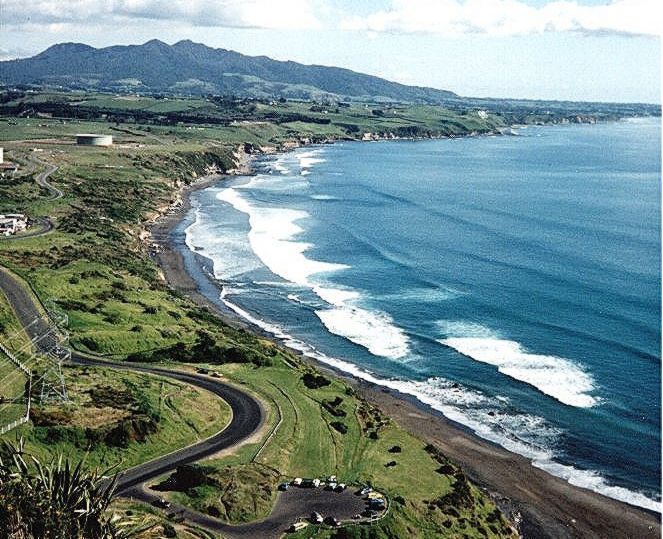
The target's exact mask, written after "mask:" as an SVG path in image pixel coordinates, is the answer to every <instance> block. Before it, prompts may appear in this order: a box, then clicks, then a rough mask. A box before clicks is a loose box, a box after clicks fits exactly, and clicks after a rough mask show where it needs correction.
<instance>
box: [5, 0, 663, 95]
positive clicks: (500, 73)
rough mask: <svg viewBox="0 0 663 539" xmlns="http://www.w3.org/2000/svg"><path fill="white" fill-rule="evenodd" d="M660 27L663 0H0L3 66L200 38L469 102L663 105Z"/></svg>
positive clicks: (211, 44) (253, 53)
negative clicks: (66, 45) (81, 49)
mask: <svg viewBox="0 0 663 539" xmlns="http://www.w3.org/2000/svg"><path fill="white" fill-rule="evenodd" d="M661 20H663V2H662V1H661V0H553V1H549V0H364V1H357V0H0V59H11V58H17V57H26V56H32V55H34V54H36V53H38V52H41V51H42V50H44V49H46V48H47V47H49V46H50V45H53V44H55V43H62V42H80V43H87V44H89V45H92V46H94V47H106V46H110V45H117V44H137V43H144V42H145V41H148V40H150V39H160V40H162V41H165V42H166V43H171V44H172V43H175V42H177V41H179V40H182V39H191V40H192V41H196V42H200V43H204V44H206V45H209V46H211V47H217V48H225V49H232V50H236V51H238V52H241V53H244V54H250V55H267V56H270V57H272V58H276V59H279V60H294V61H297V62H302V63H306V64H322V65H334V66H339V67H346V68H349V69H353V70H355V71H360V72H364V73H369V74H372V75H377V76H380V77H384V78H387V79H390V80H395V81H398V82H402V83H405V84H415V85H420V86H431V87H434V88H441V89H446V90H452V91H454V92H456V93H458V94H460V95H464V96H474V97H511V98H528V99H561V100H582V101H612V102H649V103H660V101H661V34H660V33H661V27H662V26H663V25H662V24H661V23H660V21H661ZM0 69H1V68H0Z"/></svg>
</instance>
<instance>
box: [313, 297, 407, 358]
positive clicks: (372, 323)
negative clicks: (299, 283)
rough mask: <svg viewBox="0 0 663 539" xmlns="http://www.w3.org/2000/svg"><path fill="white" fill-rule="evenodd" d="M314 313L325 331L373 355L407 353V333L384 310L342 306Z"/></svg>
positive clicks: (403, 354) (398, 356)
mask: <svg viewBox="0 0 663 539" xmlns="http://www.w3.org/2000/svg"><path fill="white" fill-rule="evenodd" d="M315 314H316V315H317V316H318V318H320V320H321V321H322V323H323V324H324V325H325V327H326V328H327V329H328V330H329V331H331V332H332V333H334V334H335V335H340V336H341V337H345V338H346V339H349V340H351V341H352V342H354V343H356V344H359V345H361V346H363V347H365V348H366V349H367V350H368V351H369V352H370V353H371V354H373V355H376V356H383V357H387V358H390V359H401V358H403V357H405V356H407V355H408V353H409V346H408V338H407V336H406V335H405V333H404V332H403V330H401V329H400V328H399V327H397V326H395V325H394V321H393V319H392V318H391V317H390V316H389V315H387V314H385V313H380V312H374V311H368V310H366V309H361V308H358V307H351V306H350V307H349V306H344V307H335V308H333V309H324V310H319V311H315Z"/></svg>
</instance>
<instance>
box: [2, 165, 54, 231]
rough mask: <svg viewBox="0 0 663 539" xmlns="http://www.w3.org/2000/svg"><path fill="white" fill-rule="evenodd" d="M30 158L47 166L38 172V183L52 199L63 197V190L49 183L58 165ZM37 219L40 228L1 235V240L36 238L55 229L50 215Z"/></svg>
mask: <svg viewBox="0 0 663 539" xmlns="http://www.w3.org/2000/svg"><path fill="white" fill-rule="evenodd" d="M28 160H29V161H30V162H31V163H34V164H36V165H42V166H46V170H44V171H42V172H40V173H39V174H37V177H36V181H37V184H38V185H39V186H40V187H43V188H44V189H46V190H47V191H48V192H49V193H51V197H50V200H57V199H58V198H61V197H62V196H63V193H62V191H60V190H59V189H58V188H57V187H55V186H53V185H51V184H50V183H48V177H49V176H50V175H51V174H53V173H54V172H55V171H56V170H58V167H57V166H56V165H51V164H49V163H45V162H43V161H40V160H39V159H37V158H35V157H29V158H28ZM35 221H37V222H38V223H39V228H38V229H29V231H28V232H25V233H24V234H18V235H15V236H0V240H2V241H16V240H22V239H26V238H34V237H36V236H43V235H44V234H48V233H49V232H51V231H52V230H53V221H51V218H50V217H35Z"/></svg>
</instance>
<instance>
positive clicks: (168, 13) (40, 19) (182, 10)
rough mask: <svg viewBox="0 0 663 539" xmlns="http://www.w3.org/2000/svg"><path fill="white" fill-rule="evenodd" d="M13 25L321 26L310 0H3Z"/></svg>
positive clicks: (1, 12) (4, 14)
mask: <svg viewBox="0 0 663 539" xmlns="http://www.w3.org/2000/svg"><path fill="white" fill-rule="evenodd" d="M0 17H1V18H2V22H3V24H4V25H7V26H9V27H19V28H21V27H24V28H25V27H29V28H35V27H37V26H44V27H52V25H54V24H55V25H58V24H83V23H93V24H98V25H104V24H114V23H115V24H116V23H123V22H124V23H130V22H136V20H137V19H138V20H156V21H174V22H179V23H185V24H190V25H193V26H209V27H213V26H218V27H232V28H272V29H276V28H284V29H307V28H318V27H319V26H320V23H319V21H318V19H317V17H316V15H315V13H314V9H313V5H312V2H311V1H310V0H279V1H278V2H275V1H273V0H215V1H209V0H2V6H1V8H0Z"/></svg>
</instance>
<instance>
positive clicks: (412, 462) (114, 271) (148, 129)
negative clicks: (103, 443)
mask: <svg viewBox="0 0 663 539" xmlns="http://www.w3.org/2000/svg"><path fill="white" fill-rule="evenodd" d="M150 106H152V105H150ZM287 106H288V107H290V112H292V109H295V110H298V109H302V110H303V109H304V108H307V107H308V106H307V105H304V104H288V105H287ZM405 112H407V114H410V115H411V116H412V119H409V120H407V121H408V122H412V123H413V124H415V123H416V122H420V121H421V122H423V121H424V120H425V121H427V122H433V123H434V122H442V123H444V122H445V118H446V117H447V116H448V115H449V113H448V112H447V111H443V110H441V109H436V110H435V111H427V110H424V109H422V108H417V107H414V108H410V109H408V110H407V111H405ZM405 112H403V111H401V113H403V114H404V113H405ZM319 114H320V115H322V114H324V113H322V112H321V113H319ZM395 115H396V114H395V113H394V116H395ZM341 117H342V120H343V121H344V122H347V121H351V122H353V123H354V124H355V125H360V124H361V125H362V127H361V128H360V129H361V130H365V131H367V132H368V131H371V132H386V131H388V130H389V129H390V128H391V127H393V125H392V124H393V123H394V122H396V121H397V122H403V120H402V119H401V120H394V119H392V118H383V117H379V118H377V117H374V115H373V114H372V112H371V111H370V110H368V111H367V110H365V109H363V108H353V109H352V110H350V111H347V110H344V111H342V115H341V114H339V118H341ZM12 121H13V122H14V123H15V124H16V125H12V126H11V128H9V126H8V125H5V124H3V123H0V139H3V140H17V139H21V138H27V139H33V140H34V139H41V138H47V137H48V138H52V137H61V136H63V135H71V134H72V133H75V132H80V131H100V130H105V128H107V127H108V124H99V123H94V122H92V123H90V122H77V121H73V122H67V123H60V122H58V121H55V120H48V121H47V122H44V121H41V120H40V121H39V123H41V125H42V127H39V124H38V123H37V121H35V120H32V119H31V120H26V119H15V120H12ZM454 121H455V120H454ZM446 122H447V123H444V125H445V126H446V127H445V129H448V130H450V131H453V130H455V129H458V127H457V126H456V125H455V124H453V122H450V121H449V118H446ZM44 126H45V127H44ZM122 129H124V130H125V131H116V132H114V135H115V138H116V145H115V146H114V147H113V148H109V149H100V148H81V147H76V146H72V145H70V144H68V143H67V141H61V142H55V143H50V144H37V143H30V144H10V145H7V147H8V148H9V151H10V152H11V155H12V156H13V157H14V156H19V157H20V156H27V155H28V150H29V148H30V147H32V146H34V145H39V146H40V147H42V148H44V150H45V151H44V152H43V153H40V154H39V155H40V157H41V158H42V159H44V160H47V161H49V162H53V163H55V164H57V165H58V166H59V167H60V168H59V170H58V171H57V172H56V173H55V174H54V175H53V176H52V178H51V180H52V182H53V183H55V184H56V185H57V186H58V187H59V188H60V189H62V190H63V191H64V192H65V196H64V197H63V198H62V199H60V200H58V201H45V200H44V199H41V200H35V201H34V202H32V201H27V202H26V201H25V200H20V199H16V200H12V199H11V196H12V195H13V190H12V189H11V188H9V189H7V192H8V194H9V196H10V199H9V200H6V202H5V203H6V204H7V205H11V204H15V207H17V208H20V209H22V210H26V211H28V212H31V213H32V214H33V215H35V214H38V213H39V212H44V211H45V210H47V214H48V215H50V216H52V217H53V218H54V220H55V221H56V224H57V230H56V231H55V232H53V233H51V234H49V235H47V236H43V237H38V238H32V239H26V240H23V241H21V242H15V243H13V244H10V243H9V242H1V241H0V264H2V265H5V266H8V267H11V268H12V269H13V270H15V271H16V272H17V273H19V274H20V275H22V276H23V277H25V278H26V279H27V280H28V281H29V282H30V283H31V284H32V285H33V287H34V288H35V290H36V291H37V293H38V294H39V295H40V297H42V298H52V299H54V301H55V302H56V306H57V307H58V308H59V309H61V310H63V311H65V312H67V314H68V315H69V318H70V328H69V329H70V332H71V337H72V343H73V344H74V346H76V347H78V348H80V349H82V350H85V351H93V352H96V353H99V354H102V355H108V356H113V357H125V356H127V355H128V354H131V353H148V354H149V353H150V352H151V351H154V350H165V349H167V348H168V347H169V346H171V345H173V344H175V343H178V342H184V343H185V344H186V345H189V346H190V345H191V344H193V342H194V341H195V340H196V339H197V336H196V335H197V333H196V332H199V331H204V332H206V333H207V334H208V335H210V336H211V337H212V339H213V341H214V342H215V343H216V344H217V346H218V349H217V350H218V351H219V353H220V355H219V357H218V360H219V361H221V362H224V361H226V362H227V361H228V357H227V356H225V355H224V354H225V353H226V352H225V351H228V350H233V351H234V355H232V360H233V361H235V363H226V364H225V365H224V366H223V367H222V370H223V372H224V374H225V375H226V376H228V377H230V378H232V379H233V380H236V381H238V382H240V383H244V384H246V386H247V387H249V388H251V389H252V390H253V391H255V392H256V393H257V394H258V395H259V396H260V397H261V398H262V399H263V401H265V402H266V403H267V405H268V406H269V408H270V419H269V420H270V422H271V423H272V425H275V424H276V422H277V421H278V418H279V416H281V417H282V418H283V421H282V422H281V425H280V426H279V428H278V430H276V432H275V433H274V436H273V437H272V438H271V439H270V442H269V443H268V444H267V445H266V446H265V448H264V449H263V451H262V452H261V454H260V456H259V457H258V458H257V459H255V458H254V457H255V451H256V450H257V446H255V447H251V446H249V447H245V448H243V449H242V450H240V451H239V452H238V453H237V454H235V455H231V456H228V457H225V458H223V459H220V460H217V461H213V462H212V465H213V466H214V468H215V471H214V473H215V474H216V478H217V479H218V483H219V484H223V481H224V480H227V479H228V473H230V472H227V471H225V467H226V466H228V465H231V466H234V468H233V470H232V473H236V474H240V475H241V474H247V476H252V477H255V480H256V481H263V480H264V481H267V483H268V487H269V490H268V492H266V494H264V496H263V500H262V501H261V502H260V503H255V504H254V507H255V509H254V510H253V511H251V510H248V511H246V510H245V511H244V512H243V511H242V510H238V511H235V512H234V513H233V512H232V511H231V512H230V513H229V514H227V515H226V516H228V517H229V518H233V519H236V520H243V519H246V518H250V517H252V516H256V515H259V514H264V512H266V511H268V510H269V506H270V504H271V502H272V500H273V496H274V495H273V487H274V485H275V483H276V481H277V480H278V479H279V478H280V477H291V476H294V475H319V474H328V473H333V472H336V474H337V475H339V476H340V477H343V479H344V480H346V481H362V482H366V481H372V482H374V484H375V485H376V486H377V487H379V488H380V489H382V490H384V491H385V492H387V493H388V494H390V495H392V496H397V495H398V496H402V497H403V498H404V500H405V505H403V506H401V505H399V504H395V505H394V511H393V512H392V514H391V516H390V517H389V518H388V519H386V520H385V522H383V524H382V525H381V526H382V528H383V529H385V530H391V533H392V534H396V535H399V536H403V535H407V534H414V535H416V536H431V537H432V536H444V535H446V536H448V537H457V536H458V534H459V533H460V530H461V529H463V528H462V527H463V526H464V527H465V529H463V533H468V534H469V536H475V535H476V534H477V533H479V532H478V531H477V530H478V529H479V526H482V527H483V528H484V529H485V530H487V533H488V534H489V536H490V535H495V534H493V532H491V531H490V528H489V525H488V524H487V523H486V518H487V515H488V514H489V513H490V512H492V511H493V510H494V506H493V504H492V502H490V501H488V500H486V499H485V497H484V496H482V495H481V494H480V493H479V492H478V491H477V490H476V489H475V488H473V487H472V489H471V498H472V503H471V504H470V507H468V508H466V509H460V510H459V512H458V514H457V515H456V516H452V515H450V514H449V512H448V511H445V512H443V511H442V510H440V509H439V508H435V506H434V505H432V504H430V503H428V502H430V501H433V500H434V499H436V498H438V497H440V496H443V495H445V494H448V493H449V492H451V490H452V489H453V485H455V484H456V483H457V480H456V479H454V478H453V477H452V476H451V475H450V473H444V474H441V473H437V472H435V470H436V469H437V468H438V467H439V463H437V462H435V461H434V460H433V459H432V458H431V456H430V455H429V454H428V453H427V452H426V451H425V450H424V447H423V446H424V444H423V443H422V442H421V441H420V440H417V439H416V438H413V437H412V436H410V435H409V434H407V433H406V432H404V431H403V430H402V429H400V428H399V427H398V426H397V425H395V424H393V423H392V422H390V421H388V420H387V419H386V418H382V417H380V421H384V425H382V426H381V427H380V428H379V429H378V439H377V440H373V439H371V438H369V434H370V432H373V431H375V430H376V426H375V425H376V423H377V422H376V418H375V417H372V418H371V417H370V416H375V415H376V414H377V415H380V414H379V412H378V411H375V410H372V409H369V408H368V407H367V405H366V404H365V403H362V402H360V401H359V400H357V399H356V398H355V397H353V396H352V395H349V394H346V387H345V386H344V385H343V384H342V383H341V382H337V381H335V382H333V384H332V385H331V386H329V387H327V388H325V389H317V390H308V389H306V388H305V387H304V386H303V385H302V383H301V381H300V379H301V375H302V372H303V371H302V369H304V367H303V366H301V365H299V366H298V367H297V368H296V369H294V370H293V369H291V368H290V367H288V366H287V364H286V362H284V358H287V362H288V363H297V360H296V359H295V358H293V357H292V356H291V355H290V354H289V353H288V352H287V351H283V350H281V349H279V348H277V347H275V346H273V345H272V344H271V343H268V342H266V341H264V340H261V339H257V338H255V337H253V336H252V335H250V334H247V333H245V332H241V331H237V330H233V329H231V328H228V327H227V326H224V325H223V324H221V323H220V322H219V321H218V320H215V319H213V318H211V317H209V316H207V315H206V314H205V313H204V312H203V311H201V310H200V309H199V308H197V307H195V306H194V305H192V304H191V303H190V302H189V301H188V300H186V299H185V298H181V297H177V296H176V295H174V294H173V293H172V292H171V291H170V290H169V289H168V288H167V287H165V286H164V283H163V282H162V281H161V280H160V279H159V278H158V268H156V267H155V265H154V264H153V262H152V261H151V260H150V259H149V257H148V256H147V254H146V249H145V246H144V245H143V244H142V242H141V241H140V239H139V231H140V228H141V226H142V223H143V222H144V220H145V219H146V218H147V217H148V216H149V215H153V214H154V213H155V212H156V210H157V209H158V208H159V207H163V206H164V205H166V204H168V203H169V202H171V201H172V200H173V198H174V195H173V193H174V189H175V187H176V186H177V185H178V184H179V183H180V182H182V181H191V180H192V179H193V178H194V177H196V176H197V175H199V174H201V173H203V171H204V169H205V167H206V166H208V165H210V164H215V165H217V166H220V167H221V168H224V167H225V168H227V167H229V166H231V161H230V156H231V153H232V151H233V150H234V148H235V147H236V146H237V145H238V144H239V143H240V142H249V143H252V144H256V145H276V146H278V145H280V144H281V143H283V142H284V141H286V140H288V139H291V138H293V137H294V136H297V137H300V136H302V135H304V136H306V134H311V135H315V136H341V135H342V134H343V133H344V128H343V127H340V126H339V125H338V124H336V123H331V124H326V125H325V124H309V123H306V124H305V125H300V124H299V122H296V123H293V124H280V125H276V124H264V123H240V124H237V125H231V126H228V127H218V126H216V127H201V126H193V127H191V126H141V125H131V126H126V125H125V126H122ZM118 194H120V195H119V196H118ZM44 214H45V213H41V215H44ZM238 350H239V352H237V351H238ZM168 354H169V352H165V356H164V357H166V358H167V357H169V356H168ZM224 358H225V359H224ZM237 360H240V361H252V362H253V363H257V364H262V365H272V366H263V367H260V368H255V367H254V366H253V365H252V364H237V363H236V361H237ZM133 377H137V375H128V374H121V375H120V374H110V373H99V372H95V370H94V369H89V370H88V374H86V375H85V376H80V375H77V376H76V377H72V378H71V384H70V385H71V390H72V392H73V393H72V395H73V397H74V398H73V400H74V403H75V406H73V407H72V410H71V414H70V417H69V418H65V421H68V422H69V424H67V425H61V426H59V427H58V426H57V425H56V426H55V427H57V428H64V429H65V430H66V429H69V431H70V432H69V434H67V435H66V436H61V438H63V437H64V441H63V440H61V439H59V440H60V441H58V444H60V445H58V444H56V446H57V447H60V448H63V449H65V450H66V451H68V452H76V451H80V447H79V446H80V438H78V437H79V436H80V432H79V430H80V429H81V428H83V425H84V422H85V420H83V419H81V418H80V417H79V415H78V414H79V410H80V408H82V407H86V406H89V402H88V401H87V400H86V399H88V398H90V395H89V394H88V393H86V391H87V389H89V388H90V387H92V386H95V385H97V386H99V385H100V386H105V385H107V386H113V387H116V386H115V385H116V384H119V385H117V387H118V388H121V386H122V385H123V384H124V387H127V384H129V385H130V386H132V387H136V386H138V387H139V388H140V393H141V394H142V395H144V398H145V400H146V401H147V403H148V404H149V406H147V408H148V409H149V410H154V407H155V406H156V405H157V404H158V393H159V383H158V382H156V381H154V380H150V381H149V382H148V381H144V380H143V379H142V378H141V380H143V381H142V382H140V383H139V381H138V378H136V379H133ZM74 378H75V379H74ZM336 396H341V397H342V398H343V399H344V400H343V404H342V406H341V407H342V408H343V409H344V410H345V412H346V414H347V415H346V417H345V418H343V419H342V421H343V423H345V424H346V425H347V427H348V432H347V433H346V434H340V433H338V432H336V431H335V430H334V429H333V428H331V427H330V422H331V421H332V416H331V415H330V414H329V412H327V411H326V410H325V409H324V408H323V407H321V405H320V402H321V400H322V399H330V398H334V397H336ZM198 399H200V397H198ZM201 402H202V401H201ZM195 403H196V399H190V400H189V401H187V400H186V399H184V400H183V401H182V402H181V403H180V406H176V408H178V409H179V410H184V409H186V408H188V407H193V408H194V410H192V416H191V417H188V416H187V418H184V417H183V416H178V415H177V414H176V413H175V412H173V414H172V415H171V416H169V419H168V420H162V421H164V423H163V425H164V427H166V428H164V429H162V430H161V431H160V432H163V433H166V432H169V431H170V430H171V428H170V427H173V428H176V427H177V426H181V425H186V423H187V421H193V422H196V421H197V419H196V414H197V413H200V414H202V413H204V411H205V407H202V408H198V409H196V408H195V406H196V404H195ZM196 410H198V412H196ZM45 412H46V414H45V415H46V416H48V412H49V410H45ZM50 412H51V413H55V412H56V411H55V410H51V411H50ZM99 413H101V412H99ZM106 413H108V414H110V412H109V411H108V410H106ZM114 413H115V412H114ZM164 413H170V412H169V411H167V410H165V411H164ZM55 415H57V414H55ZM64 415H65V416H66V415H67V414H64ZM221 415H222V414H219V416H221ZM198 417H202V416H198ZM77 422H78V423H77ZM369 422H372V423H373V426H370V424H369ZM42 428H45V427H37V428H35V427H34V426H26V427H25V428H23V430H22V431H21V432H22V433H23V434H24V435H26V436H27V437H28V438H29V440H30V442H31V445H32V447H33V449H34V450H35V451H37V452H46V451H50V450H52V449H53V447H54V446H53V444H52V440H51V441H48V440H46V439H45V438H44V436H43V433H42V432H41V431H40V430H39V429H42ZM177 428H179V427H177ZM199 428H200V427H199ZM195 431H196V428H193V427H192V428H191V430H189V431H187V433H186V434H187V436H192V435H193V436H195V435H200V434H199V433H196V432H195ZM164 436H165V434H164ZM69 438H71V439H69ZM182 441H183V440H182V439H178V440H177V441H175V440H170V439H168V440H165V439H154V440H153V442H154V443H151V442H150V441H148V442H147V443H142V444H141V443H140V442H135V443H136V445H135V446H134V448H133V449H132V450H130V451H119V450H118V451H115V450H112V449H103V450H102V453H103V454H97V455H93V456H91V460H92V461H93V462H101V461H102V460H104V461H105V462H111V461H113V460H117V459H118V458H120V457H124V458H125V460H124V461H123V464H124V465H127V464H129V462H139V461H140V460H142V459H146V458H149V457H150V456H153V455H156V454H157V453H159V452H165V451H166V450H169V449H170V448H172V447H173V446H174V445H176V443H180V442H182ZM169 442H173V443H172V444H171V445H168V444H169ZM132 443H133V442H132ZM77 444H78V445H77ZM393 445H399V446H401V447H402V448H403V451H402V453H401V454H399V455H396V456H394V455H392V454H391V453H389V452H388V449H389V448H390V447H392V446H393ZM148 446H149V447H148ZM127 456H128V459H127ZM391 460H396V461H397V462H398V464H397V465H396V466H395V467H392V468H386V467H385V466H384V464H385V463H386V462H388V461H391ZM260 470H263V471H264V470H271V471H270V473H263V472H260ZM421 470H425V471H426V473H421ZM412 477H417V478H418V481H416V482H415V481H412ZM247 485H248V487H249V488H247V489H246V491H245V492H244V493H243V494H241V493H240V494H241V496H245V497H248V498H246V499H252V500H255V498H256V494H255V492H256V489H251V488H250V487H251V485H249V484H247ZM199 494H200V496H199V498H198V500H191V501H192V503H194V504H197V505H199V506H200V505H201V504H203V503H204V501H205V500H207V499H208V498H209V499H211V498H214V497H216V498H218V493H215V492H214V491H210V492H201V493H199ZM241 496H240V497H239V498H238V499H237V500H236V501H235V506H236V507H237V506H238V505H241V502H242V498H241ZM462 519H464V520H462ZM495 529H496V534H497V535H500V534H501V535H508V532H507V531H505V529H502V526H501V525H500V526H497V527H495Z"/></svg>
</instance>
